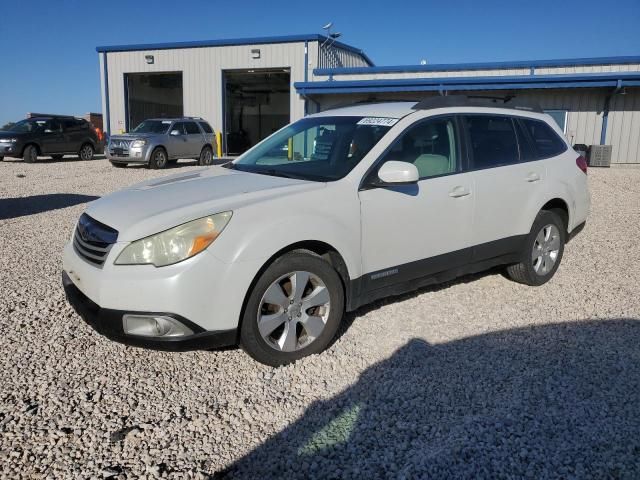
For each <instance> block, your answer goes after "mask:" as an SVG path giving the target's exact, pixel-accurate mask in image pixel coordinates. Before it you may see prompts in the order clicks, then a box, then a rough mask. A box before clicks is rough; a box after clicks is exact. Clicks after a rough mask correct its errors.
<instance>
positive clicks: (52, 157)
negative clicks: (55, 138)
mask: <svg viewBox="0 0 640 480" xmlns="http://www.w3.org/2000/svg"><path fill="white" fill-rule="evenodd" d="M62 157H64V155H51V159H52V160H62Z"/></svg>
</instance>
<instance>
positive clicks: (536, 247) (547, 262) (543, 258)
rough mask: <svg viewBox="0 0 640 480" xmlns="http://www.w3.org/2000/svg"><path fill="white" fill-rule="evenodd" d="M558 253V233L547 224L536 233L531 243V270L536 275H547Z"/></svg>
mask: <svg viewBox="0 0 640 480" xmlns="http://www.w3.org/2000/svg"><path fill="white" fill-rule="evenodd" d="M559 252H560V231H559V230H558V228H557V227H556V226H555V225H552V224H549V225H546V226H544V227H542V229H541V230H540V232H538V235H537V236H536V239H535V241H534V242H533V250H532V251H531V261H532V262H533V270H534V271H535V272H536V273H537V274H538V275H541V276H543V275H546V274H548V273H549V272H550V271H551V270H552V269H553V267H554V265H555V264H556V261H557V260H558V254H559Z"/></svg>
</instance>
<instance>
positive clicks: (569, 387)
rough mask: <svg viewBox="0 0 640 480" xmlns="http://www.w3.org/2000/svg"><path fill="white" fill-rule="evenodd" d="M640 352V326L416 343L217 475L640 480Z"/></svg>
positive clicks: (591, 325)
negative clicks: (601, 479)
mask: <svg viewBox="0 0 640 480" xmlns="http://www.w3.org/2000/svg"><path fill="white" fill-rule="evenodd" d="M639 344H640V321H639V320H638V319H609V320H598V321H581V322H571V323H560V324H550V325H545V326H538V327H528V328H521V329H513V330H504V331H498V332H493V333H488V334H483V335H479V336H474V337H469V338H464V339H461V340H456V341H451V342H448V343H443V344H435V345H434V344H429V343H427V342H425V341H424V340H421V339H413V340H410V341H409V342H408V343H407V344H406V345H404V346H403V347H401V348H400V349H398V350H397V351H396V352H395V353H394V354H393V355H392V356H391V357H390V358H388V359H386V360H384V361H381V362H379V363H377V364H375V365H373V366H371V367H370V368H368V369H367V370H365V371H364V372H363V373H362V374H361V375H360V377H359V379H358V381H357V382H356V383H355V384H354V385H353V386H351V387H349V388H347V389H346V390H344V391H343V392H342V393H340V394H338V395H337V396H335V397H333V398H329V399H327V400H323V401H318V402H316V403H314V404H313V405H311V406H310V407H309V408H308V409H307V410H306V411H305V413H304V414H303V415H302V417H301V418H300V419H299V420H298V421H296V422H295V423H293V424H292V425H291V426H289V427H287V428H285V429H284V430H283V431H281V432H280V433H277V434H275V435H273V436H272V437H271V438H269V439H268V440H266V441H265V442H264V443H262V444H261V445H259V446H258V447H257V448H255V449H254V450H253V451H251V452H250V453H248V454H247V455H245V456H244V457H242V458H241V459H239V460H238V461H236V462H235V463H233V464H232V465H230V466H229V467H228V468H226V469H224V470H223V471H219V472H216V473H209V475H210V478H214V479H236V478H261V479H279V478H287V479H296V478H300V479H306V478H323V479H338V478H406V479H412V478H456V479H458V478H469V479H471V478H473V479H476V478H487V479H489V478H491V479H493V478H639V477H640V349H639V348H638V345H639ZM328 371H331V369H330V368H328Z"/></svg>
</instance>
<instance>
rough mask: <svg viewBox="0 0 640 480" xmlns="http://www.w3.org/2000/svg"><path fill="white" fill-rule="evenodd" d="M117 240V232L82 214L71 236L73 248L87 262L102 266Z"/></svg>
mask: <svg viewBox="0 0 640 480" xmlns="http://www.w3.org/2000/svg"><path fill="white" fill-rule="evenodd" d="M117 240H118V231H117V230H114V229H113V228H111V227H109V226H107V225H105V224H104V223H100V222H98V221H97V220H95V219H93V218H91V217H90V216H89V215H87V214H86V213H83V214H82V216H81V217H80V220H79V221H78V226H77V227H76V231H75V232H74V234H73V248H74V249H75V251H76V252H77V253H78V255H80V256H81V257H82V258H84V259H85V260H86V261H87V262H89V263H92V264H94V265H97V266H102V265H103V264H104V261H105V259H106V258H107V255H108V254H109V250H111V247H112V246H113V244H114V243H116V241H117Z"/></svg>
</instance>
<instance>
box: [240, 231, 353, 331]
mask: <svg viewBox="0 0 640 480" xmlns="http://www.w3.org/2000/svg"><path fill="white" fill-rule="evenodd" d="M291 252H307V253H311V254H313V255H317V256H319V257H322V258H323V259H324V260H326V261H327V262H328V263H329V264H330V265H331V266H332V267H333V268H334V269H335V270H336V272H338V276H339V277H340V280H341V281H342V288H343V290H344V294H345V305H346V302H347V299H348V298H349V295H350V288H351V287H350V281H349V270H348V267H347V264H346V262H345V260H344V258H343V256H342V255H341V254H340V252H339V251H338V250H337V249H336V248H335V247H333V246H332V245H330V244H329V243H326V242H324V241H320V240H301V241H297V242H294V243H291V244H289V245H287V246H286V247H283V248H281V249H280V250H278V251H277V252H276V253H274V254H273V255H271V256H270V257H269V258H268V259H267V261H266V262H264V263H263V265H262V266H261V267H260V268H259V269H258V271H257V272H256V274H255V275H254V276H253V279H252V280H251V283H250V284H249V287H248V288H247V289H246V291H245V294H244V299H243V301H242V308H241V309H240V318H239V319H238V332H240V328H241V327H242V319H243V318H244V312H245V309H246V306H247V302H248V300H249V296H250V295H251V292H252V291H253V288H254V287H255V285H256V283H257V282H258V280H259V279H260V277H261V276H262V274H263V273H264V272H265V270H266V269H267V268H269V266H270V265H272V264H273V262H275V261H276V260H277V259H278V258H280V257H282V256H283V255H286V254H287V253H291Z"/></svg>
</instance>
